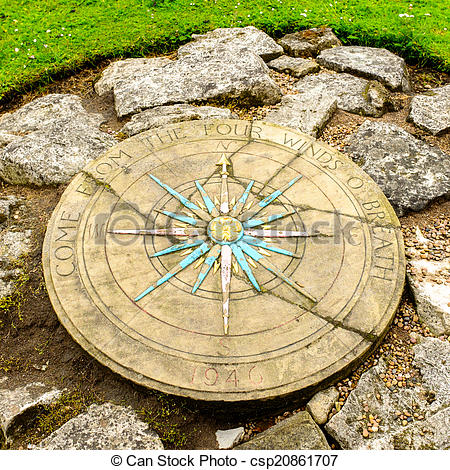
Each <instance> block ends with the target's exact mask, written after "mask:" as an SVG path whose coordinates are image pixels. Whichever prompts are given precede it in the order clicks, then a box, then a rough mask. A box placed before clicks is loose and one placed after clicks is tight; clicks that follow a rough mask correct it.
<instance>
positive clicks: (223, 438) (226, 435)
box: [216, 427, 244, 449]
mask: <svg viewBox="0 0 450 470" xmlns="http://www.w3.org/2000/svg"><path fill="white" fill-rule="evenodd" d="M243 437H244V428H243V427H239V428H234V429H224V430H222V429H218V430H217V431H216V441H217V445H218V447H219V449H232V448H233V447H234V446H235V445H236V444H239V442H240V441H241V439H242V438H243Z"/></svg>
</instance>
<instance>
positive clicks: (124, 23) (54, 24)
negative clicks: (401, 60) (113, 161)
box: [0, 0, 450, 99]
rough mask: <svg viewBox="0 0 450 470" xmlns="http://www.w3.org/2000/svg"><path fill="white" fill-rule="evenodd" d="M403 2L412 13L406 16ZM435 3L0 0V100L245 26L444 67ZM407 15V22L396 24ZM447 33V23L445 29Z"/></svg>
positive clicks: (443, 13)
mask: <svg viewBox="0 0 450 470" xmlns="http://www.w3.org/2000/svg"><path fill="white" fill-rule="evenodd" d="M410 1H411V2H413V7H412V9H410V7H409V4H410ZM446 3H447V2H440V1H437V2H436V1H435V0H419V1H414V0H337V1H335V0H302V1H298V0H240V3H239V1H238V0H234V1H230V0H216V1H214V0H194V1H189V0H172V1H169V0H166V1H164V0H155V1H153V0H0V99H1V98H2V97H4V96H5V95H6V94H7V93H8V92H10V91H14V90H17V91H21V90H23V89H25V88H27V87H29V86H30V85H31V84H33V83H36V82H46V81H49V80H51V78H52V77H55V76H56V75H58V74H61V73H64V72H67V71H71V70H75V69H77V68H78V67H80V66H82V65H85V64H87V63H93V62H95V61H96V60H98V59H100V58H105V57H120V56H131V55H133V56H139V55H143V54H147V53H151V52H165V51H169V50H173V49H174V48H175V47H176V46H178V45H179V44H180V43H183V42H186V41H188V40H189V39H190V35H191V34H192V33H196V32H204V31H207V30H210V29H214V28H216V27H231V26H246V25H254V26H256V27H258V28H260V29H262V30H264V31H266V32H267V33H269V34H270V35H272V36H275V37H277V36H280V35H282V34H284V33H286V32H291V31H295V30H297V29H301V28H307V27H311V26H320V25H329V26H331V27H332V28H333V29H334V30H335V31H336V33H337V34H338V36H339V37H340V38H341V39H342V40H344V41H345V43H347V44H351V43H352V44H361V45H371V46H382V47H386V48H388V49H390V50H392V51H395V52H397V53H399V54H400V55H402V56H403V57H405V59H407V60H411V61H418V62H419V63H421V64H433V65H435V66H437V67H438V68H440V69H442V70H449V69H450V46H449V37H448V34H449V33H448V31H447V30H446V27H447V26H449V25H448V17H449V15H450V11H449V10H450V8H449V7H447V8H446V7H445V5H446ZM404 13H407V14H409V15H411V14H412V15H414V17H405V16H403V17H399V14H404ZM449 27H450V26H449Z"/></svg>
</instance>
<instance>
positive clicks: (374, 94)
mask: <svg viewBox="0 0 450 470" xmlns="http://www.w3.org/2000/svg"><path fill="white" fill-rule="evenodd" d="M295 88H297V90H299V91H300V92H302V93H315V94H317V93H319V94H322V95H327V96H329V97H331V98H336V99H337V107H338V108H339V109H343V110H344V111H348V112H350V113H355V114H362V115H363V116H374V117H380V116H382V115H383V114H384V113H385V112H386V111H387V110H388V109H390V108H391V107H392V103H391V99H390V95H389V92H388V91H387V90H386V88H384V87H383V86H382V85H380V84H379V83H378V82H374V81H368V80H365V79H364V78H359V77H354V76H353V75H349V74H348V73H340V74H333V73H320V74H317V75H309V76H307V77H304V78H302V79H301V80H299V81H298V82H297V83H296V84H295Z"/></svg>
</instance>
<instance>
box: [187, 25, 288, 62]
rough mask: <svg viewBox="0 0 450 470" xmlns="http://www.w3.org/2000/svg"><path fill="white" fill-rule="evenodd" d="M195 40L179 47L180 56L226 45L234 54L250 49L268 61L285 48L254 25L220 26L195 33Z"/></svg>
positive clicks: (193, 36)
mask: <svg viewBox="0 0 450 470" xmlns="http://www.w3.org/2000/svg"><path fill="white" fill-rule="evenodd" d="M192 39H193V41H191V42H188V43H187V44H185V45H184V46H181V47H180V48H179V49H178V57H183V56H185V55H188V54H191V53H193V52H197V51H214V50H216V49H217V48H218V47H219V48H220V47H221V46H226V47H227V48H229V49H230V50H231V51H232V52H233V53H234V54H240V53H241V52H242V51H243V50H248V51H251V52H253V53H254V54H256V55H258V56H260V57H261V59H263V60H265V61H268V60H271V59H274V58H275V57H278V56H280V55H281V54H282V53H283V48H282V47H281V46H279V45H278V44H277V43H276V42H275V41H274V40H273V39H272V38H271V37H270V36H268V35H267V34H266V33H264V32H263V31H260V30H259V29H257V28H255V27H254V26H246V27H245V28H218V29H214V30H213V31H208V32H207V33H206V34H193V35H192Z"/></svg>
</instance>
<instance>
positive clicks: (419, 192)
mask: <svg viewBox="0 0 450 470" xmlns="http://www.w3.org/2000/svg"><path fill="white" fill-rule="evenodd" d="M347 151H348V153H349V154H350V155H351V157H352V158H353V160H355V161H356V162H357V163H358V164H360V165H361V167H362V169H363V170H364V171H366V172H367V173H368V174H369V175H370V176H371V177H372V178H373V179H374V180H375V181H376V183H377V184H378V185H379V186H380V187H381V189H382V190H383V192H384V194H385V195H386V196H387V198H388V199H389V201H390V202H391V204H392V205H393V207H394V208H395V209H396V212H397V214H398V215H403V214H404V213H405V212H407V211H410V210H413V211H419V210H421V209H423V208H424V207H425V206H426V205H427V204H428V203H429V202H431V201H432V200H433V199H435V198H437V197H440V196H445V195H448V194H449V191H450V165H449V162H450V157H449V156H448V155H447V154H446V153H444V152H442V151H440V150H439V149H437V148H434V147H430V146H429V145H428V144H426V143H424V142H422V141H420V140H418V139H416V138H414V137H413V136H412V135H411V134H409V133H408V132H406V131H404V130H403V129H401V128H400V127H398V126H396V125H394V124H388V123H384V122H371V121H365V122H364V123H363V124H362V126H361V127H360V128H359V129H358V131H357V132H356V134H354V135H353V136H352V138H351V140H350V145H349V146H348V147H347Z"/></svg>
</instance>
